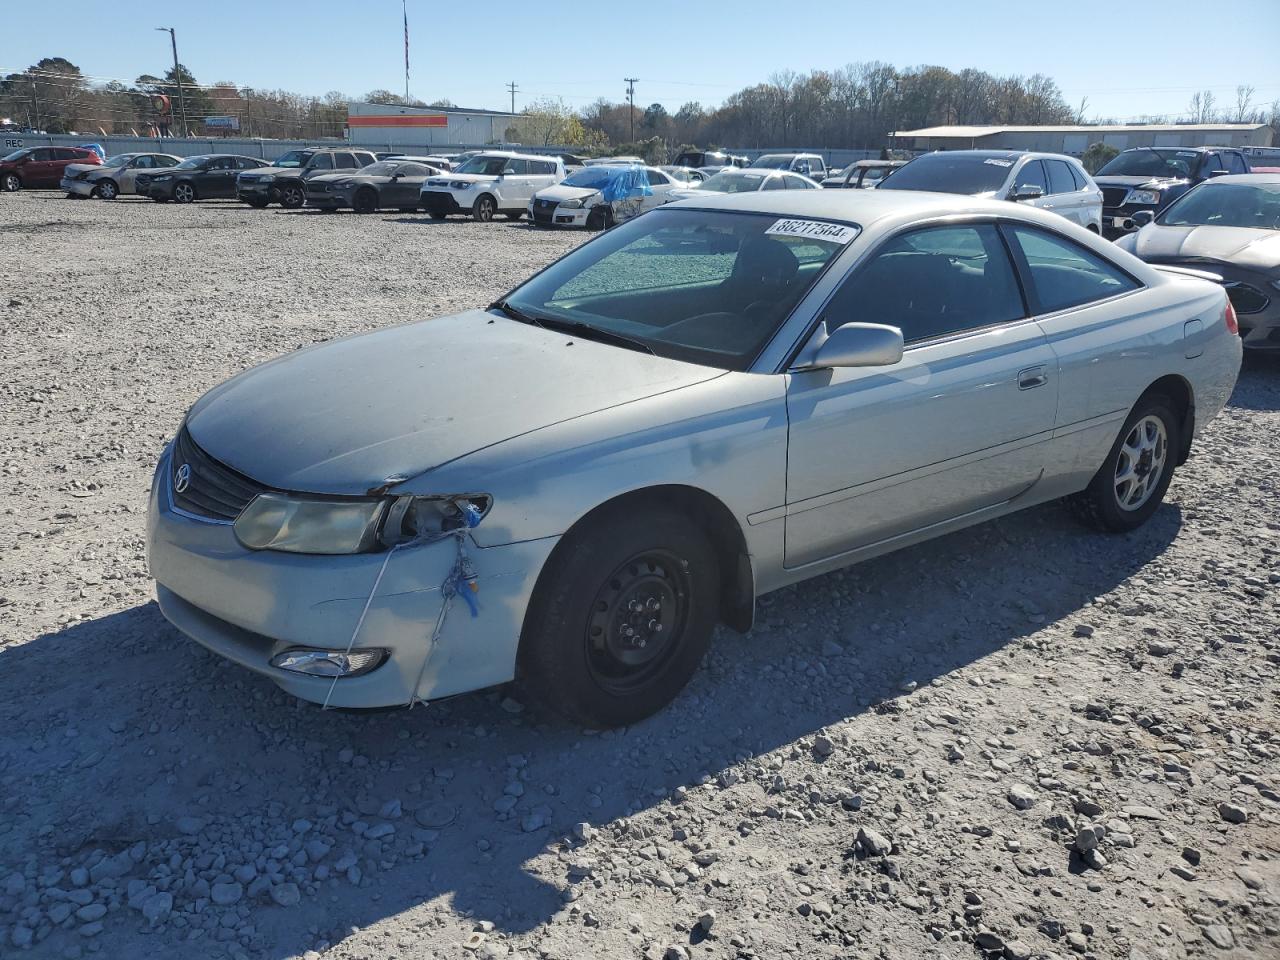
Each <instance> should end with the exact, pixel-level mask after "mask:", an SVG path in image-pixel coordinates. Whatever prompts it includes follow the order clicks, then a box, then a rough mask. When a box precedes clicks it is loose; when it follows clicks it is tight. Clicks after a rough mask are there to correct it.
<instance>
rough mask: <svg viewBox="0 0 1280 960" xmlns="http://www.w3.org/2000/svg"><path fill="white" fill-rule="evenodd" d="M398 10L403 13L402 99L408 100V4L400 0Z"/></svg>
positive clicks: (405, 0)
mask: <svg viewBox="0 0 1280 960" xmlns="http://www.w3.org/2000/svg"><path fill="white" fill-rule="evenodd" d="M400 9H401V10H403V11H404V98H405V99H406V100H408V99H409V2H408V0H400Z"/></svg>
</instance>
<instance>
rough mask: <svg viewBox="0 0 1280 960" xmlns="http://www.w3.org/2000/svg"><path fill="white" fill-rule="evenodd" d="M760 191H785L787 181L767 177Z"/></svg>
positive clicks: (780, 178) (782, 178)
mask: <svg viewBox="0 0 1280 960" xmlns="http://www.w3.org/2000/svg"><path fill="white" fill-rule="evenodd" d="M760 189H761V190H785V189H787V181H786V178H785V177H769V179H767V180H765V182H764V186H763V187H761V188H760Z"/></svg>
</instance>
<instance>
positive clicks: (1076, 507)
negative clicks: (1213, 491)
mask: <svg viewBox="0 0 1280 960" xmlns="http://www.w3.org/2000/svg"><path fill="white" fill-rule="evenodd" d="M1180 431H1181V423H1180V421H1179V419H1178V417H1177V415H1176V414H1175V413H1174V412H1173V405H1172V404H1171V403H1170V402H1169V399H1168V398H1167V397H1164V396H1161V395H1154V396H1150V397H1143V398H1142V399H1141V400H1139V401H1138V403H1137V405H1136V406H1135V407H1134V408H1133V411H1132V412H1131V413H1130V414H1129V417H1128V419H1127V420H1125V423H1124V427H1123V428H1121V430H1120V436H1119V437H1117V438H1116V442H1115V443H1114V444H1113V445H1112V447H1111V452H1110V453H1108V454H1107V459H1106V460H1105V461H1104V462H1103V464H1102V466H1101V467H1100V468H1098V472H1097V473H1096V474H1094V477H1093V480H1091V481H1090V483H1089V486H1088V487H1087V488H1085V489H1084V490H1083V491H1082V492H1080V493H1078V494H1075V495H1074V496H1073V497H1071V498H1069V501H1068V502H1069V503H1070V504H1071V507H1072V509H1073V511H1074V512H1075V513H1076V515H1077V516H1078V517H1079V518H1080V519H1081V520H1083V521H1084V522H1085V523H1087V524H1088V525H1089V526H1092V527H1096V528H1098V529H1101V530H1106V531H1109V532H1112V533H1127V532H1128V531H1130V530H1135V529H1137V528H1138V527H1140V526H1142V524H1144V523H1146V521H1147V520H1148V518H1150V516H1151V515H1152V514H1153V513H1155V512H1156V510H1157V509H1159V507H1160V504H1161V502H1162V501H1163V500H1164V495H1165V491H1167V490H1168V489H1169V483H1170V481H1172V479H1173V466H1174V460H1175V457H1176V455H1175V453H1174V451H1176V450H1180V449H1182V447H1181V432H1180Z"/></svg>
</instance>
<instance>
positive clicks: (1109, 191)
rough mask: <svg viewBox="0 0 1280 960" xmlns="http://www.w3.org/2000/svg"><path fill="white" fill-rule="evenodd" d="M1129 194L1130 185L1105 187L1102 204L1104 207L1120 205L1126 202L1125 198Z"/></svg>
mask: <svg viewBox="0 0 1280 960" xmlns="http://www.w3.org/2000/svg"><path fill="white" fill-rule="evenodd" d="M1128 195H1129V188H1128V187H1103V188H1102V205H1103V206H1104V207H1118V206H1120V205H1121V204H1122V203H1124V198H1125V197H1127V196H1128Z"/></svg>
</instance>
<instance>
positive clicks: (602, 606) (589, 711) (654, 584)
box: [518, 504, 720, 727]
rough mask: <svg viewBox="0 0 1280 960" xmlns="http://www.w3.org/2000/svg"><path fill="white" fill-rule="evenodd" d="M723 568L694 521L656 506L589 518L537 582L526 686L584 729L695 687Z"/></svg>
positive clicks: (523, 658) (528, 629)
mask: <svg viewBox="0 0 1280 960" xmlns="http://www.w3.org/2000/svg"><path fill="white" fill-rule="evenodd" d="M719 597H720V569H719V563H718V561H717V558H716V554H715V551H714V549H713V548H712V546H711V542H710V540H709V539H708V537H707V535H706V534H705V533H704V532H703V531H702V529H701V527H699V525H698V523H697V521H696V520H693V519H691V518H688V517H684V516H682V515H679V514H675V513H670V512H666V511H663V510H661V508H660V507H659V506H658V505H656V504H648V505H634V506H632V507H631V508H630V509H626V510H611V511H608V512H606V513H604V514H602V515H601V516H599V517H596V518H594V519H588V520H587V521H585V523H584V525H583V526H582V527H581V528H580V529H575V530H574V531H572V532H571V533H570V534H568V535H567V536H566V537H565V539H564V540H563V541H562V542H561V544H560V546H559V547H557V549H556V553H555V554H554V555H553V557H552V558H551V560H550V561H549V562H548V564H547V567H546V569H544V570H543V573H542V575H541V576H540V577H539V579H538V586H537V589H536V590H535V592H534V597H533V601H532V602H531V603H530V606H529V611H528V613H527V615H526V617H525V624H524V630H523V631H522V633H521V639H520V656H519V667H518V676H519V678H520V681H521V683H522V684H523V685H524V686H525V687H526V689H527V690H528V692H529V693H530V694H531V695H532V696H533V697H535V698H536V699H538V700H541V701H542V702H543V703H544V704H546V705H547V706H549V707H551V708H552V709H554V710H556V711H557V712H559V713H561V714H563V715H564V716H566V717H568V718H569V719H571V720H574V721H576V722H578V723H582V724H584V725H586V726H589V727H616V726H622V725H625V724H630V723H635V722H636V721H637V720H641V719H643V718H645V717H647V716H649V715H650V714H652V713H655V712H656V711H658V710H660V709H661V708H662V707H664V706H665V705H666V704H667V703H669V702H670V701H671V700H672V699H673V698H674V697H675V696H676V694H677V693H679V692H680V690H681V689H682V688H683V687H684V686H685V684H686V683H688V682H689V678H690V677H691V676H693V673H694V671H696V670H697V668H698V664H699V663H700V662H701V661H702V657H703V656H704V654H705V653H706V651H707V647H708V646H709V645H710V642H711V633H712V630H713V629H714V628H715V624H716V621H717V620H718V619H719V616H718V611H719Z"/></svg>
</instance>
